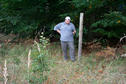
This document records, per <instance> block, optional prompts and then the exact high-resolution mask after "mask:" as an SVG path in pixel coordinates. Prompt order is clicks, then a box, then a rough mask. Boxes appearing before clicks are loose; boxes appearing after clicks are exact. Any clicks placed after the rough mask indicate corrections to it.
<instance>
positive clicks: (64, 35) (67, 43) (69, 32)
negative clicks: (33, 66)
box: [54, 16, 76, 61]
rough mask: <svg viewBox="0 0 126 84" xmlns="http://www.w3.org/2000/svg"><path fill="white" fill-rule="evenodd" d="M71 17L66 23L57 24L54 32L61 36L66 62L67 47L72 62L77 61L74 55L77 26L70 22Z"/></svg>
mask: <svg viewBox="0 0 126 84" xmlns="http://www.w3.org/2000/svg"><path fill="white" fill-rule="evenodd" d="M70 20H71V19H70V17H69V16H67V17H66V18H65V21H64V22H61V23H59V24H57V25H56V26H55V27H54V30H55V31H57V32H58V33H59V34H60V41H61V47H62V51H63V54H64V60H67V59H68V57H67V47H69V55H70V58H71V60H72V61H75V55H74V39H73V35H74V34H75V33H76V30H75V26H74V24H73V23H71V22H70Z"/></svg>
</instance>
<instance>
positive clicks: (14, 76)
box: [0, 42, 126, 84]
mask: <svg viewBox="0 0 126 84" xmlns="http://www.w3.org/2000/svg"><path fill="white" fill-rule="evenodd" d="M31 46H32V45H22V44H18V45H14V47H12V48H10V47H11V45H8V46H7V47H6V48H5V47H4V52H5V53H4V56H3V55H2V56H0V84H2V83H3V81H4V79H3V74H2V73H1V71H2V68H3V67H4V60H5V59H6V60H7V68H8V84H27V83H28V81H27V79H26V78H27V76H28V75H27V74H28V72H27V70H28V52H29V50H30V49H31ZM39 46H40V48H41V47H42V46H41V45H40V44H39ZM2 49H3V48H0V51H2V52H3V50H2ZM46 50H48V53H47V54H48V55H47V58H48V61H46V62H45V63H47V64H48V68H49V69H50V71H46V72H43V75H46V76H47V80H45V81H43V84H125V83H126V67H125V64H126V58H119V59H116V60H112V61H110V62H106V61H105V60H97V59H96V56H95V53H90V54H89V55H84V56H82V59H81V60H80V62H78V61H75V62H71V61H70V60H68V61H64V60H63V56H62V51H61V47H60V43H59V42H56V43H51V44H50V45H49V46H48V48H46ZM33 52H34V54H35V52H37V53H38V50H37V46H35V47H33V48H32V50H31V55H33ZM45 53H46V52H45ZM1 54H2V53H0V55H1ZM76 58H77V56H76ZM30 66H31V63H30ZM37 76H38V77H39V76H40V74H38V75H37ZM32 80H34V79H32ZM36 84H37V83H36Z"/></svg>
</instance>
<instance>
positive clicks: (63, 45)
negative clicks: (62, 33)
mask: <svg viewBox="0 0 126 84" xmlns="http://www.w3.org/2000/svg"><path fill="white" fill-rule="evenodd" d="M61 47H62V51H63V55H64V60H67V59H68V57H67V42H64V41H61Z"/></svg>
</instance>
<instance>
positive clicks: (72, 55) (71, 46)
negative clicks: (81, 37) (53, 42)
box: [61, 41, 75, 61]
mask: <svg viewBox="0 0 126 84" xmlns="http://www.w3.org/2000/svg"><path fill="white" fill-rule="evenodd" d="M61 47H62V51H63V55H64V60H67V59H68V57H67V48H69V55H70V58H71V60H72V61H74V60H75V52H74V41H61Z"/></svg>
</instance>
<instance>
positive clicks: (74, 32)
mask: <svg viewBox="0 0 126 84" xmlns="http://www.w3.org/2000/svg"><path fill="white" fill-rule="evenodd" d="M72 28H73V35H74V34H76V29H75V26H74V24H72Z"/></svg>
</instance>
